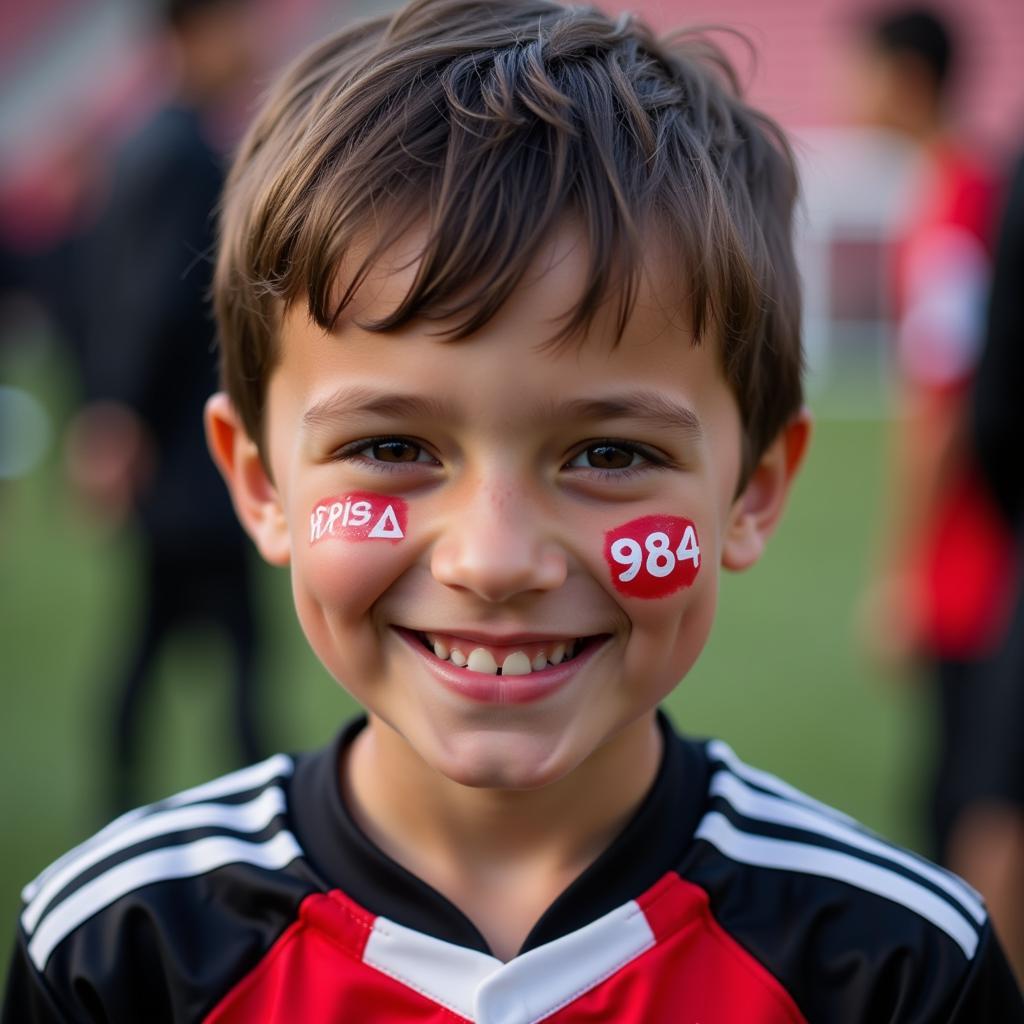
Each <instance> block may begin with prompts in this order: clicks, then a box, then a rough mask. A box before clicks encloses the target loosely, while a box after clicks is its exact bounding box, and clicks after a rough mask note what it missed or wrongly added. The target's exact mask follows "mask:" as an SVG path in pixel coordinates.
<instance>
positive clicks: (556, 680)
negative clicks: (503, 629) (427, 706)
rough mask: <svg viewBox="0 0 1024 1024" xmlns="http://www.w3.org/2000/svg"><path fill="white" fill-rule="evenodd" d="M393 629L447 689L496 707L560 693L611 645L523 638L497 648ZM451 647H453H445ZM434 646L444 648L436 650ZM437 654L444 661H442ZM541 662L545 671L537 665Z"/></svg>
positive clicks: (601, 638)
mask: <svg viewBox="0 0 1024 1024" xmlns="http://www.w3.org/2000/svg"><path fill="white" fill-rule="evenodd" d="M395 629H396V631H397V632H398V634H399V635H400V636H401V637H402V639H403V640H405V641H406V643H408V644H409V646H410V647H412V648H413V650H415V651H417V652H418V653H419V655H420V656H421V657H422V658H423V660H424V662H425V663H426V665H427V667H428V668H429V669H430V670H431V671H432V673H433V674H434V675H435V676H436V677H437V678H438V679H440V681H441V682H442V683H443V684H444V685H445V687H446V688H448V689H450V690H453V691H455V692H456V693H458V694H460V695H461V696H463V697H469V698H470V699H471V700H475V701H480V702H483V703H495V704H525V703H529V702H531V701H534V700H538V699H540V698H542V697H545V696H547V695H549V694H550V693H552V692H554V691H555V690H556V689H559V688H561V685H562V684H563V683H565V682H567V681H568V680H569V679H570V678H571V677H572V676H574V675H575V674H576V673H577V671H579V669H581V668H582V667H583V665H584V664H585V663H587V662H589V661H590V659H591V657H592V656H593V655H595V654H596V653H597V652H598V651H599V650H601V649H602V648H604V646H605V642H606V641H607V640H609V639H610V635H609V634H608V633H601V634H597V635H590V636H584V637H578V638H577V637H570V636H566V637H562V638H555V637H549V638H546V639H529V640H527V639H525V637H526V636H527V634H520V636H522V637H523V638H524V639H516V640H515V641H514V642H512V643H509V642H508V640H509V638H508V637H502V638H501V640H502V642H501V643H495V642H494V640H493V639H490V640H488V641H484V640H483V635H482V634H480V633H474V634H473V635H472V636H466V635H465V634H464V633H458V634H453V633H440V632H435V631H433V630H431V631H429V632H427V631H421V630H412V629H406V628H403V627H395ZM533 636H534V637H536V636H537V634H533ZM449 643H450V644H451V645H452V646H447V645H448V644H449ZM437 644H440V645H442V646H441V647H440V649H439V650H438V649H437V647H436V645H437ZM460 645H461V646H460ZM456 651H457V652H459V655H460V657H459V658H458V660H455V661H453V660H452V654H453V652H456ZM466 651H468V653H465V652H466ZM527 652H529V654H528V653H527ZM441 654H446V657H443V658H442V657H441V656H440V655H441ZM542 657H543V658H544V664H543V665H541V664H540V660H541V658H542ZM463 659H465V660H463ZM552 659H556V660H555V661H553V660H552ZM459 661H461V662H462V664H459ZM535 666H536V667H535Z"/></svg>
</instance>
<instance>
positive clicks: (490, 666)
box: [466, 647, 498, 676]
mask: <svg viewBox="0 0 1024 1024" xmlns="http://www.w3.org/2000/svg"><path fill="white" fill-rule="evenodd" d="M466 668H468V669H469V671H470V672H482V673H483V674H484V675H488V676H493V675H495V674H496V673H497V671H498V663H497V662H496V661H495V660H494V656H493V655H492V654H491V652H490V651H488V650H485V649H484V648H483V647H476V648H474V649H473V650H472V651H470V652H469V660H468V661H467V662H466Z"/></svg>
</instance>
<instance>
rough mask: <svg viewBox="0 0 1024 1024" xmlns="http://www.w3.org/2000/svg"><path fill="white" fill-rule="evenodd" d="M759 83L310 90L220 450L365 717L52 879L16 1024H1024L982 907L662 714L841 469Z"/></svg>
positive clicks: (433, 30)
mask: <svg viewBox="0 0 1024 1024" xmlns="http://www.w3.org/2000/svg"><path fill="white" fill-rule="evenodd" d="M730 81H731V75H730V73H729V71H728V68H727V67H723V66H721V65H719V59H718V57H717V56H716V55H715V53H714V52H713V51H711V50H709V48H708V46H707V44H706V43H705V42H703V41H702V40H700V39H698V38H680V39H677V40H676V41H674V42H665V41H657V40H656V39H654V38H653V37H652V36H651V34H650V33H649V32H648V31H647V29H645V28H644V27H643V26H642V25H639V24H638V23H636V22H635V21H632V20H631V19H629V18H628V17H622V18H620V19H618V20H614V21H613V20H611V19H609V18H607V17H605V16H604V15H601V14H599V13H598V12H596V11H592V10H589V9H586V8H563V7H560V6H557V5H555V4H552V3H549V2H547V0H487V2H483V0H477V2H473V0H416V2H415V3H413V4H411V5H410V6H408V7H406V8H405V9H403V10H402V11H400V12H399V13H398V14H396V15H395V16H394V17H392V18H388V19H377V20H375V21H371V22H368V23H366V24H364V25H362V26H359V27H357V28H354V29H350V30H348V31H345V32H343V33H341V34H339V35H337V36H335V37H334V38H332V39H330V40H328V41H326V42H324V43H323V44H321V45H320V46H318V47H317V48H316V49H315V50H313V51H312V52H310V53H309V54H307V55H306V56H305V57H304V58H303V59H301V60H300V61H299V62H298V63H297V64H296V65H295V66H294V67H293V68H292V69H291V71H290V72H289V73H288V74H287V75H286V76H285V78H284V80H283V81H282V82H281V84H280V85H279V86H278V88H277V89H276V91H275V92H274V94H273V95H272V96H271V98H270V99H269V101H268V102H267V104H266V106H265V107H264V109H263V111H262V112H261V114H260V115H259V117H258V118H257V120H256V123H255V124H254V126H253V128H252V130H251V132H250V134H249V136H248V139H247V140H246V142H245V144H244V145H243V147H242V150H241V153H240V154H239V156H238V159H237V162H236V164H235V167H234V170H233V173H232V175H231V178H230V180H229V184H228V188H227V193H226V197H225V202H224V212H223V224H222V244H221V250H220V255H219V264H218V269H217V280H216V285H215V290H216V299H217V306H218V317H219V324H220V329H221V335H222V341H223V359H224V365H223V370H224V380H225V385H226V394H222V395H218V396H215V397H214V398H213V399H212V400H211V402H210V404H209V406H208V414H207V426H208V434H209V438H210V443H211V447H212V450H213V453H214V456H215V458H216V460H217V462H218V464H219V465H220V467H221V469H222V471H223V473H224V476H225V478H226V480H227V482H228V486H229V488H230V490H231V493H232V496H233V498H234V501H235V506H236V508H237V511H238V514H239V516H240V518H241V520H242V522H243V524H244V525H245V526H246V528H247V529H248V531H249V533H250V535H251V536H252V537H253V539H254V541H255V543H256V544H257V546H258V547H259V549H260V551H261V552H262V554H263V556H264V557H265V558H267V559H268V560H269V561H270V562H272V563H274V564H278V565H285V564H288V565H290V566H291V574H292V582H293V588H294V594H295V603H296V608H297V611H298V615H299V619H300V621H301V623H302V626H303V629H304V630H305V632H306V635H307V637H308V638H309V641H310V643H311V645H312V646H313V649H314V650H315V651H316V653H317V654H318V656H319V657H320V659H321V660H322V661H323V663H324V665H325V666H326V667H327V669H328V670H329V671H330V673H331V674H332V675H333V676H334V677H335V678H336V679H337V680H338V681H339V682H340V683H341V684H342V685H344V686H345V687H346V688H347V689H348V690H349V691H350V692H351V693H353V694H354V695H355V696H356V697H357V698H358V699H359V700H360V701H361V702H362V703H363V704H364V705H365V707H366V710H367V717H366V719H361V720H359V721H356V722H353V723H351V724H350V725H349V726H348V727H347V728H345V729H344V730H343V731H342V733H341V735H340V736H339V737H338V739H337V741H336V742H335V743H334V744H333V745H332V746H331V747H329V748H328V749H327V750H324V751H321V752H320V753H315V754H312V755H304V756H300V757H298V758H295V759H293V758H290V757H285V756H278V757H275V758H272V759H271V760H269V761H267V762H264V763H262V764H258V765H255V766H253V767H251V768H248V769H245V770H244V771H242V772H239V773H236V774H234V775H231V776H228V777H227V778H225V779H221V780H219V781H216V782H213V783H210V784H208V785H205V786H201V787H199V788H197V789H195V790H192V791H190V792H187V793H184V794H181V795H179V796H176V797H172V798H171V799H169V800H166V801H163V802H162V803H160V804H158V805H154V806H152V807H148V808H145V809H143V810H141V811H138V812H133V813H131V814H129V815H127V816H125V817H122V818H121V819H119V820H118V821H116V822H115V823H114V824H112V825H111V826H109V827H108V828H107V829H106V830H104V831H103V832H101V833H100V834H99V835H98V836H97V837H95V838H94V839H92V840H90V841H89V842H87V843H86V844H84V845H83V846H81V847H79V848H78V849H77V850H75V851H73V852H72V853H71V854H69V855H68V856H67V857H65V858H64V859H62V860H61V861H58V862H57V863H56V864H55V865H54V866H53V867H51V868H50V869H48V870H47V871H46V872H44V873H43V874H42V875H41V876H40V877H39V878H38V879H37V880H36V881H35V882H33V883H32V884H31V885H29V887H28V889H27V890H26V893H25V896H26V907H25V910H24V912H23V914H22V918H21V927H20V931H19V935H20V948H19V951H18V953H17V959H16V962H15V965H14V968H13V972H12V974H11V979H10V983H9V991H8V1003H7V1006H8V1010H7V1017H6V1019H7V1020H11V1021H14V1020H19V1021H21V1020H31V1021H49V1020H69V1019H73V1020H104V1021H140V1020H145V1021H152V1020H175V1021H198V1020H203V1021H208V1022H215V1024H228V1022H242V1021H246V1022H250V1021H266V1022H274V1024H283V1022H305V1021H352V1022H359V1024H376V1022H385V1021H388V1022H390V1021H405V1020H409V1021H421V1022H426V1021H436V1022H441V1021H459V1020H473V1021H478V1022H488V1024H490V1022H495V1024H497V1022H501V1024H512V1022H522V1024H527V1022H536V1021H541V1020H544V1021H551V1022H555V1024H562V1022H566V1024H568V1022H582V1021H625V1022H640V1021H643V1022H673V1024H674V1022H680V1021H686V1022H689V1021H700V1022H702V1024H711V1022H733V1024H740V1022H742V1024H751V1022H765V1024H767V1022H783V1021H785V1022H796V1021H807V1020H810V1021H871V1022H875V1021H883V1020H885V1021H896V1020H898V1021H922V1022H923V1021H939V1020H943V1021H946V1020H950V1021H952V1020H955V1021H962V1022H967V1021H970V1022H977V1021H995V1020H998V1021H1013V1020H1022V1019H1024V1007H1022V1004H1021V1000H1020V996H1019V993H1018V992H1017V990H1016V988H1015V987H1014V984H1013V982H1012V981H1011V979H1010V977H1009V975H1008V973H1007V968H1006V966H1005V962H1004V961H1003V959H1002V955H1001V953H1000V951H999V948H998V946H997V944H996V941H995V939H994V937H993V935H992V932H991V928H990V926H989V924H988V921H987V919H986V916H985V911H984V909H983V908H982V907H981V905H980V903H979V901H978V900H977V898H976V896H975V894H974V893H973V892H972V891H970V890H969V889H968V888H967V887H966V886H964V885H963V884H962V883H961V882H960V881H959V880H957V879H956V878H954V877H953V876H951V875H948V874H946V873H945V872H942V871H940V870H939V869H936V868H934V867H932V866H930V865H929V864H927V863H925V862H923V861H921V860H919V859H918V858H916V857H914V856H912V855H910V854H907V853H905V852H903V851H900V850H897V849H895V848H893V847H891V846H888V845H887V844H885V843H884V842H882V841H881V840H879V839H877V838H876V837H874V836H873V835H871V834H870V833H868V832H866V831H864V830H863V829H861V828H860V827H858V826H857V825H856V824H855V823H853V822H852V821H850V820H849V819H847V818H845V817H844V816H843V815H841V814H839V813H837V812H835V811H832V810H830V809H828V808H826V807H823V806H821V805H820V804H817V803H816V802H815V801H813V800H811V799H810V798H808V797H806V796H803V795H801V794H800V793H798V792H795V791H794V790H792V789H790V788H789V787H787V786H786V785H785V784H784V783H781V782H779V781H778V780H777V779H774V778H772V777H771V776H769V775H766V774H764V773H762V772H759V771H757V770H755V769H753V768H749V767H747V766H745V765H744V764H743V763H742V762H741V761H740V760H739V759H738V758H737V757H736V756H735V755H734V754H733V753H732V752H731V751H730V750H729V748H728V747H726V746H725V745H724V744H722V743H720V742H717V741H712V742H709V743H699V742H695V741H692V740H688V739H684V738H682V737H680V736H678V735H677V734H676V733H675V732H674V731H673V729H672V727H671V726H670V724H669V723H668V721H667V720H666V719H665V717H664V716H662V715H660V714H659V713H658V712H657V705H658V702H659V701H660V700H661V699H662V698H663V697H665V696H666V695H667V694H668V693H669V692H670V691H671V690H672V688H673V687H674V686H675V685H676V683H677V681H678V680H679V679H680V678H682V677H683V676H685V675H686V673H687V671H688V670H689V668H690V666H691V665H692V664H693V663H694V661H695V660H696V658H697V656H698V655H699V653H700V650H701V648H702V647H703V645H704V643H705V641H706V638H707V635H708V632H709V630H710V628H711V623H712V619H713V617H714V605H715V597H716V590H717V575H718V569H719V566H725V567H727V568H730V569H743V568H746V567H747V566H749V565H751V564H752V563H753V562H755V561H756V560H757V558H758V556H759V555H760V553H761V551H762V549H763V546H764V543H765V541H766V539H767V537H768V536H769V534H770V533H771V531H772V529H773V527H774V526H775V524H776V522H777V520H778V518H779V516H780V514H781V511H782V507H783V504H784V500H785V497H786V493H787V490H788V488H789V485H790V482H791V480H792V478H793V475H794V473H795V472H796V470H797V467H798V465H799V463H800V461H801V457H802V455H803V451H804V448H805V445H806V441H807V436H808V419H807V416H806V415H805V413H803V412H802V405H801V392H800V383H799V381H800V375H799V370H800V351H799V341H798V339H799V309H798V298H797V282H796V275H795V271H794V266H793V259H792V252H791V249H790V243H789V233H790V215H791V210H792V206H793V201H794V196H795V189H796V186H795V178H794V174H793V169H792V162H791V159H790V157H789V153H788V150H787V149H786V146H785V143H784V141H783V140H782V138H781V136H780V135H779V133H778V130H777V129H776V128H775V127H774V126H773V125H772V124H771V123H770V122H768V121H766V120H765V119H764V118H762V117H761V116H759V115H758V114H756V113H754V112H753V111H751V110H750V109H749V108H747V107H746V106H744V105H743V104H742V103H741V102H740V101H739V100H738V99H736V98H735V96H734V94H733V91H732V89H731V86H730Z"/></svg>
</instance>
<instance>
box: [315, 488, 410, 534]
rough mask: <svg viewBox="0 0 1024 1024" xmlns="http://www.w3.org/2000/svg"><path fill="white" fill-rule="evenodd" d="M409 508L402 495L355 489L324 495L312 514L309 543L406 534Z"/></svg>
mask: <svg viewBox="0 0 1024 1024" xmlns="http://www.w3.org/2000/svg"><path fill="white" fill-rule="evenodd" d="M408 522H409V508H408V506H407V505H406V503H405V502H404V501H403V500H402V499H401V498H394V497H392V496H390V495H387V494H370V493H368V492H365V491H354V492H353V493H351V494H345V495H341V496H339V497H337V498H323V499H322V500H320V501H318V502H317V504H316V505H315V506H314V508H313V511H312V512H310V514H309V543H310V544H316V543H318V542H319V541H322V540H325V539H326V538H328V537H339V538H341V539H343V540H389V541H391V542H392V543H395V542H397V541H400V540H402V538H403V537H405V531H406V526H407V524H408Z"/></svg>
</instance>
